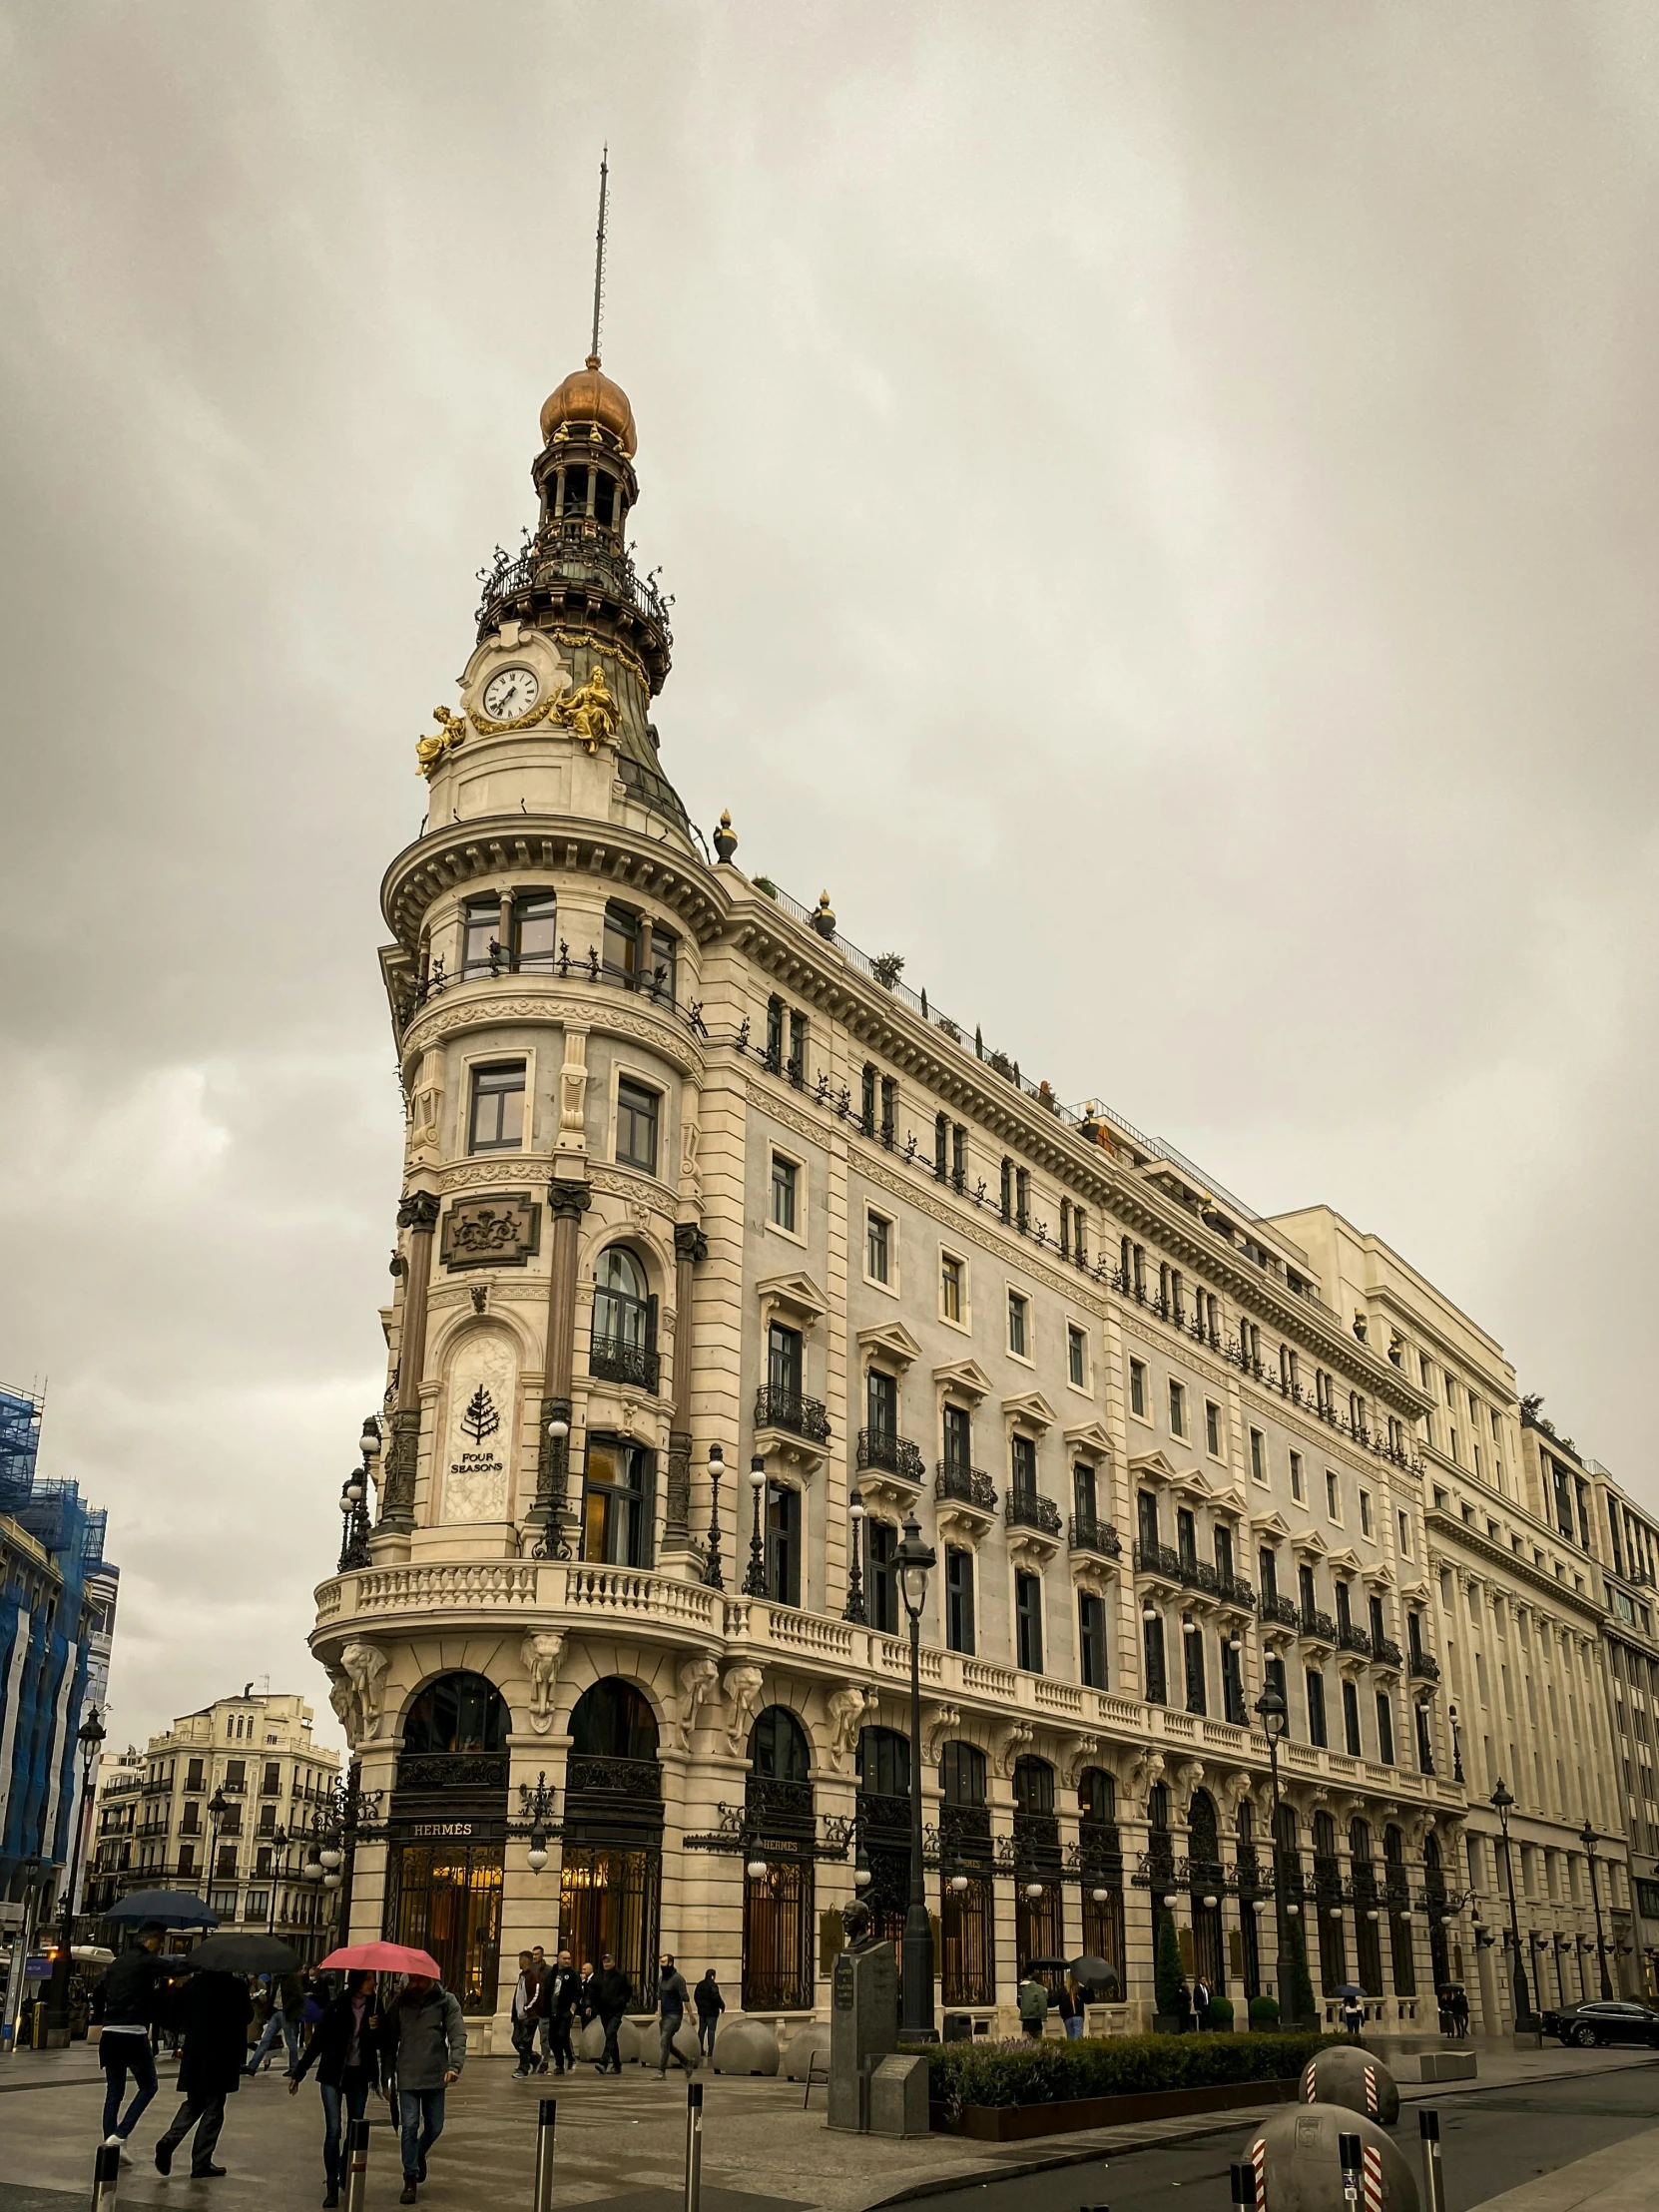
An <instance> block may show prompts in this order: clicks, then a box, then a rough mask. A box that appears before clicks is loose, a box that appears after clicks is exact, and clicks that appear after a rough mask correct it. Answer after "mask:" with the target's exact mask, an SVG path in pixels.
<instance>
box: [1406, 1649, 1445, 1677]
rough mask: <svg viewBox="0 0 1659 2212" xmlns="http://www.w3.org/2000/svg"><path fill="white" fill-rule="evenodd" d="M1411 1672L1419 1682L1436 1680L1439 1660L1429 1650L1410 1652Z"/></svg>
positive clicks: (1438, 1673)
mask: <svg viewBox="0 0 1659 2212" xmlns="http://www.w3.org/2000/svg"><path fill="white" fill-rule="evenodd" d="M1411 1672H1412V1673H1413V1674H1414V1675H1415V1676H1416V1678H1417V1680H1418V1681H1419V1682H1438V1681H1439V1679H1440V1662H1439V1661H1438V1660H1437V1659H1436V1658H1435V1657H1434V1656H1433V1654H1432V1653H1431V1652H1426V1651H1413V1652H1412V1654H1411Z"/></svg>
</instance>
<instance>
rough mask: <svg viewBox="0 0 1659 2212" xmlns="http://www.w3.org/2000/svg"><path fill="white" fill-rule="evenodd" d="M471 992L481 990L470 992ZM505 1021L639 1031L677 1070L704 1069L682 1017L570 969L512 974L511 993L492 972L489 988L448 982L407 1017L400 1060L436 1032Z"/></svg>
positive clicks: (407, 1058)
mask: <svg viewBox="0 0 1659 2212" xmlns="http://www.w3.org/2000/svg"><path fill="white" fill-rule="evenodd" d="M475 992H476V993H478V994H479V995H476V996H475V995H473V994H474V993H475ZM562 993H572V994H574V995H570V996H563V995H561V994H562ZM504 1021H539V1022H544V1023H546V1024H547V1025H548V1027H550V1028H577V1029H583V1030H586V1031H588V1032H589V1033H590V1034H593V1033H595V1032H597V1033H598V1034H600V1035H605V1034H606V1033H610V1034H612V1035H620V1036H625V1037H637V1038H638V1039H639V1040H640V1042H641V1043H642V1044H648V1045H650V1047H651V1049H652V1050H653V1051H654V1052H656V1053H659V1054H661V1056H662V1057H663V1059H665V1060H666V1061H667V1062H668V1063H669V1065H670V1066H671V1067H672V1068H674V1069H675V1070H676V1072H677V1073H679V1074H681V1075H694V1076H695V1075H701V1073H702V1071H703V1065H704V1050H703V1044H702V1041H701V1040H700V1039H699V1038H698V1037H696V1036H695V1035H694V1034H693V1032H692V1031H691V1029H690V1028H688V1027H687V1025H686V1024H685V1023H684V1022H676V1021H669V1020H665V1019H663V1018H662V1017H660V1016H654V1015H652V1014H649V1013H647V1012H645V1011H644V1010H643V1005H642V1001H641V1000H640V999H639V998H637V997H635V996H633V995H632V994H630V993H624V992H622V991H619V990H617V989H615V988H613V987H612V986H611V985H609V984H606V983H583V982H580V981H579V980H578V979H577V977H576V976H574V975H568V976H564V975H561V976H547V977H537V976H532V975H515V976H514V977H513V978H512V993H511V995H510V996H507V995H503V994H502V993H501V987H500V978H499V977H497V978H493V979H492V982H491V985H490V986H489V987H487V988H481V986H480V985H479V984H477V983H451V984H450V985H449V986H448V988H447V989H446V990H445V991H444V993H443V995H442V996H441V997H439V998H429V999H428V1000H427V1001H426V1003H425V1005H424V1006H422V1007H421V1008H420V1009H419V1010H418V1012H416V1013H415V1014H413V1015H412V1016H411V1017H410V1019H409V1023H408V1026H407V1027H406V1028H405V1029H404V1031H403V1033H402V1038H401V1049H402V1057H403V1060H404V1062H405V1064H406V1063H407V1062H409V1061H410V1060H412V1059H414V1058H416V1057H417V1056H418V1055H419V1054H420V1053H422V1052H424V1051H426V1050H427V1049H428V1048H429V1047H430V1046H431V1045H434V1044H436V1043H437V1041H438V1039H439V1038H440V1037H450V1036H454V1035H455V1034H456V1033H457V1032H459V1031H462V1030H466V1029H488V1028H492V1027H494V1026H495V1025H496V1024H498V1023H500V1022H504Z"/></svg>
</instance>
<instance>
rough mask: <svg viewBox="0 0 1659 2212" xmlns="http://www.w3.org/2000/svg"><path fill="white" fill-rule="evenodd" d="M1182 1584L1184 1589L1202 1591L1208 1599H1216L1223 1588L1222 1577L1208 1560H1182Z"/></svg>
mask: <svg viewBox="0 0 1659 2212" xmlns="http://www.w3.org/2000/svg"><path fill="white" fill-rule="evenodd" d="M1180 1571H1181V1583H1182V1587H1183V1588H1184V1589H1188V1590H1199V1591H1202V1593H1203V1594H1204V1596H1206V1597H1214V1596H1215V1594H1216V1592H1217V1590H1218V1589H1219V1588H1220V1586H1221V1577H1220V1575H1218V1574H1217V1572H1216V1570H1215V1568H1214V1567H1213V1566H1211V1564H1210V1562H1209V1560H1208V1559H1185V1558H1184V1559H1182V1561H1181V1570H1180Z"/></svg>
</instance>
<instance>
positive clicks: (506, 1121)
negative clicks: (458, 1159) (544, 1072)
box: [467, 1060, 524, 1152]
mask: <svg viewBox="0 0 1659 2212" xmlns="http://www.w3.org/2000/svg"><path fill="white" fill-rule="evenodd" d="M523 1142H524V1062H523V1061H522V1060H502V1061H500V1062H499V1063H498V1064H497V1065H496V1066H494V1067H487V1068H474V1069H473V1071H472V1120H471V1124H470V1135H469V1139H468V1145H467V1149H468V1151H470V1152H516V1151H517V1150H518V1149H519V1147H520V1146H521V1145H522V1144H523Z"/></svg>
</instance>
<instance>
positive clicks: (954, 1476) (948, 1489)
mask: <svg viewBox="0 0 1659 2212" xmlns="http://www.w3.org/2000/svg"><path fill="white" fill-rule="evenodd" d="M933 1495H934V1496H935V1497H939V1498H951V1499H953V1500H954V1501H955V1502H956V1503H957V1504H958V1505H973V1506H977V1508H978V1509H979V1511H980V1512H981V1513H994V1512H995V1511H996V1485H995V1483H993V1482H992V1480H991V1478H990V1476H989V1475H988V1474H987V1473H986V1472H985V1470H984V1468H983V1467H969V1466H964V1465H962V1464H961V1463H960V1462H959V1461H957V1460H955V1459H940V1460H938V1461H937V1462H936V1463H935V1465H934V1470H933Z"/></svg>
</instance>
